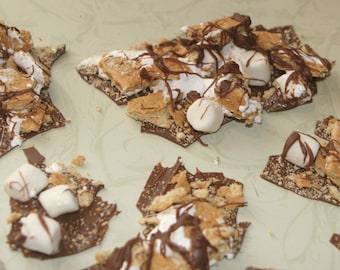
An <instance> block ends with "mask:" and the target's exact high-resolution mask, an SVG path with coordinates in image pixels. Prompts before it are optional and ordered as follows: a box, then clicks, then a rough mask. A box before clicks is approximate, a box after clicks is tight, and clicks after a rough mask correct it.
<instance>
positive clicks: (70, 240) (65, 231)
mask: <svg viewBox="0 0 340 270" xmlns="http://www.w3.org/2000/svg"><path fill="white" fill-rule="evenodd" d="M32 149H33V150H34V149H35V148H32ZM32 149H30V150H29V151H28V152H27V151H26V154H28V158H29V155H30V153H31V150H32ZM35 166H36V167H38V168H39V169H40V170H42V171H43V172H44V173H45V174H46V175H47V176H48V177H49V184H48V187H47V188H46V189H49V188H52V187H55V186H57V185H59V184H67V185H68V186H69V188H70V190H71V191H72V193H73V194H74V195H75V196H76V197H77V199H78V202H79V206H80V209H79V210H78V211H76V212H72V213H68V214H63V215H60V216H58V217H55V218H54V219H55V220H56V221H57V222H58V223H59V224H60V226H61V230H62V240H61V244H60V247H59V251H58V252H57V253H56V254H53V255H46V254H42V253H39V252H35V251H32V250H29V249H26V248H23V246H22V244H23V242H24V241H25V239H24V237H23V236H22V235H21V232H20V231H21V227H22V224H21V222H20V218H21V217H25V216H27V215H28V214H30V213H32V212H35V213H38V214H39V215H44V216H46V215H47V212H46V211H45V209H44V208H43V207H42V205H41V204H40V202H39V200H38V198H37V197H34V198H32V199H31V200H29V201H28V202H20V201H17V200H15V199H12V198H11V199H10V208H11V215H10V217H9V219H8V221H9V223H11V229H10V231H9V233H8V235H7V243H8V244H9V245H10V247H11V249H13V250H18V251H20V252H22V253H23V255H24V256H25V257H33V258H36V259H41V260H46V259H52V258H58V257H63V256H69V255H72V254H76V253H79V252H81V251H84V250H86V249H88V248H91V247H93V246H96V245H98V244H99V243H100V242H101V241H102V240H103V238H104V236H105V233H106V231H107V229H108V226H109V221H110V219H111V218H112V217H113V216H115V215H118V214H119V213H120V211H119V210H118V209H117V205H116V204H114V203H109V202H107V201H105V200H103V199H102V198H101V197H100V196H98V193H99V192H100V190H102V189H103V188H104V185H103V183H101V182H99V181H95V180H93V179H89V178H86V177H84V176H82V175H80V174H79V173H77V171H76V170H75V169H74V168H73V167H72V166H66V165H64V164H58V166H59V167H60V169H58V172H55V171H52V172H51V170H50V169H49V167H48V166H46V165H45V164H44V163H42V162H41V163H39V164H35ZM46 189H45V190H46Z"/></svg>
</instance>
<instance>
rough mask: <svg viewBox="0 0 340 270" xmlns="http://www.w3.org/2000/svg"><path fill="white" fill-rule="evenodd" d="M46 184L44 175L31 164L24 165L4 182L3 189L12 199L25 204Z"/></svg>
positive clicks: (46, 180)
mask: <svg viewBox="0 0 340 270" xmlns="http://www.w3.org/2000/svg"><path fill="white" fill-rule="evenodd" d="M47 184H48V179H47V176H46V174H45V173H44V172H43V171H41V170H40V169H38V168H37V167H34V166H33V165H31V164H28V163H27V164H24V165H22V166H21V167H19V168H18V169H17V170H15V171H14V172H13V173H12V174H11V175H10V176H9V177H8V178H7V179H6V180H5V186H4V189H5V191H6V193H7V194H8V195H9V196H10V197H11V198H13V199H15V200H18V201H21V202H27V201H28V200H30V199H31V198H33V197H34V196H36V195H37V194H38V193H39V192H40V191H41V190H43V189H44V188H45V187H46V186H47Z"/></svg>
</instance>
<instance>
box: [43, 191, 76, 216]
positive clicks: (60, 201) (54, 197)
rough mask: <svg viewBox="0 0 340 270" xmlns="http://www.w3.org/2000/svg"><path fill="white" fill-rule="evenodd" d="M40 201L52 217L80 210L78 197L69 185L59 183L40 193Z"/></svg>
mask: <svg viewBox="0 0 340 270" xmlns="http://www.w3.org/2000/svg"><path fill="white" fill-rule="evenodd" d="M38 199H39V202H40V203H41V205H42V206H43V207H44V209H45V210H46V212H47V214H48V215H49V216H50V217H53V218H54V217H57V216H60V215H62V214H66V213H72V212H75V211H78V210H79V204H78V200H77V198H76V197H75V196H74V195H73V193H72V191H71V190H70V188H69V186H68V185H58V186H55V187H53V188H50V189H47V190H45V191H43V192H41V193H40V194H39V198H38Z"/></svg>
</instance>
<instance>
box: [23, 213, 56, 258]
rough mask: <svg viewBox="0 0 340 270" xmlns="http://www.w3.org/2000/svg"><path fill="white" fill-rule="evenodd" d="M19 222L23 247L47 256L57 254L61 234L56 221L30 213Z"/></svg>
mask: <svg viewBox="0 0 340 270" xmlns="http://www.w3.org/2000/svg"><path fill="white" fill-rule="evenodd" d="M20 222H21V223H22V227H21V234H22V235H23V236H24V237H25V242H24V243H23V244H22V245H23V247H25V248H27V249H30V250H33V251H37V252H40V253H44V254H47V255H52V254H56V253H58V251H59V245H60V241H61V237H62V234H61V228H60V225H59V223H58V222H57V221H55V220H54V219H51V218H49V217H46V216H39V215H38V214H37V213H30V214H29V215H28V216H26V217H23V218H21V219H20Z"/></svg>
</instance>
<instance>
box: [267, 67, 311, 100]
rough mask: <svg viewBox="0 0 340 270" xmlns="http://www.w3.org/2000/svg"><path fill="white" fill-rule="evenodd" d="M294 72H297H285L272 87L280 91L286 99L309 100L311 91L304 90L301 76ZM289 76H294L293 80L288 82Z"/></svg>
mask: <svg viewBox="0 0 340 270" xmlns="http://www.w3.org/2000/svg"><path fill="white" fill-rule="evenodd" d="M296 72H297V71H292V70H291V71H287V72H286V73H285V74H283V75H281V76H280V77H278V78H276V79H275V80H274V82H273V85H274V86H275V87H276V88H278V89H280V90H281V92H282V94H283V95H284V96H285V97H286V98H300V97H301V96H306V97H305V98H304V99H305V100H309V99H311V98H312V93H311V90H310V89H309V88H308V87H307V88H306V86H305V83H304V78H303V77H302V75H301V74H298V73H296ZM291 76H296V78H295V80H290V77H291ZM289 80H290V81H289ZM287 82H288V83H287Z"/></svg>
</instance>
